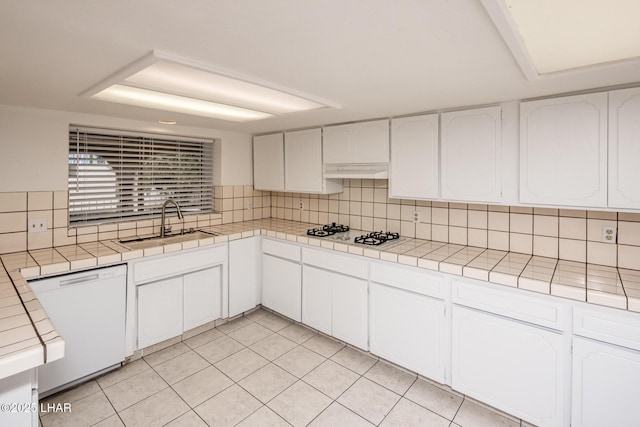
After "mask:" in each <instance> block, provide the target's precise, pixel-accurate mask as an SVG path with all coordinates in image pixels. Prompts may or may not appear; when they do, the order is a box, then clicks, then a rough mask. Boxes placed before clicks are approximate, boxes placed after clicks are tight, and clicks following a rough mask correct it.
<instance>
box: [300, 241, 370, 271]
mask: <svg viewBox="0 0 640 427" xmlns="http://www.w3.org/2000/svg"><path fill="white" fill-rule="evenodd" d="M302 261H303V262H304V263H305V264H307V265H314V266H316V267H320V268H324V269H326V270H330V271H335V272H338V273H343V274H348V275H349V276H355V277H360V278H361V279H366V278H367V265H368V262H367V261H363V260H361V259H358V258H356V257H353V256H349V255H342V254H332V253H329V252H323V251H318V250H315V249H307V248H304V249H303V250H302Z"/></svg>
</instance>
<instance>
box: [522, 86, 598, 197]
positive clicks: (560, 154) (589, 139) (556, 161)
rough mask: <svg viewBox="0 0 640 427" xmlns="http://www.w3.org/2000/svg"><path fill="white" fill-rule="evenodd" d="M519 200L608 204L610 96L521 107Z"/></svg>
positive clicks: (527, 104) (561, 100) (580, 98)
mask: <svg viewBox="0 0 640 427" xmlns="http://www.w3.org/2000/svg"><path fill="white" fill-rule="evenodd" d="M520 202H521V203H538V204H548V205H560V206H584V207H605V206H607V93H606V92H605V93H593V94H588V95H576V96H569V97H563V98H552V99H543V100H539V101H530V102H523V103H522V104H520Z"/></svg>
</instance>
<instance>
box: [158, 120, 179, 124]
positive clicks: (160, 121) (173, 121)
mask: <svg viewBox="0 0 640 427" xmlns="http://www.w3.org/2000/svg"><path fill="white" fill-rule="evenodd" d="M158 123H160V124H161V125H175V124H176V123H178V122H176V121H175V120H158Z"/></svg>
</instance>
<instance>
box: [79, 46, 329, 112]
mask: <svg viewBox="0 0 640 427" xmlns="http://www.w3.org/2000/svg"><path fill="white" fill-rule="evenodd" d="M81 96H87V97H91V98H94V99H99V100H103V101H110V102H118V103H123V104H129V105H136V106H139V107H148V108H156V109H160V110H166V111H173V112H179V113H186V114H193V115H197V116H204V117H211V118H216V119H223V120H231V121H239V122H242V121H248V120H260V119H264V118H267V117H272V116H275V115H283V114H290V113H295V112H299V111H309V110H316V109H320V108H327V107H331V108H340V105H339V104H337V103H335V102H332V101H328V100H325V99H321V98H318V97H315V96H311V95H308V94H304V93H302V92H298V91H295V90H292V89H288V88H284V87H281V86H278V85H275V84H273V83H270V82H265V81H262V80H259V79H255V78H252V77H248V76H243V75H240V74H237V73H233V72H230V71H228V70H222V69H217V68H214V67H211V66H208V65H206V64H201V63H197V62H194V61H189V60H185V59H183V58H178V57H175V56H171V55H168V54H166V53H162V52H158V51H152V52H150V53H149V54H147V55H145V56H144V57H143V58H140V59H139V60H137V61H135V62H133V63H132V64H130V65H128V66H127V67H125V68H123V69H122V70H120V71H118V72H117V73H115V74H113V75H112V76H110V77H108V78H107V79H105V80H104V81H102V82H100V83H99V84H97V85H95V86H93V87H92V88H91V89H89V90H87V91H85V92H84V93H82V94H81Z"/></svg>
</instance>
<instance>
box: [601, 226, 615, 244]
mask: <svg viewBox="0 0 640 427" xmlns="http://www.w3.org/2000/svg"><path fill="white" fill-rule="evenodd" d="M616 235H617V229H616V226H615V225H603V226H602V239H601V240H602V243H615V242H616Z"/></svg>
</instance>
